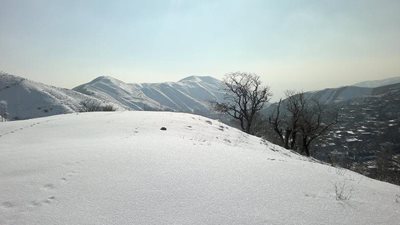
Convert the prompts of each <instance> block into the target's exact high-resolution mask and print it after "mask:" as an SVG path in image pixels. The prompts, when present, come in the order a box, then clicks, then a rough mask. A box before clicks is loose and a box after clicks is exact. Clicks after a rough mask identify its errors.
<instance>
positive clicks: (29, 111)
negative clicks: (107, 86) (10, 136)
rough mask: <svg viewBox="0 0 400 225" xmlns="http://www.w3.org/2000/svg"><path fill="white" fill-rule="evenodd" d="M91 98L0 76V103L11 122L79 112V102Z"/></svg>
mask: <svg viewBox="0 0 400 225" xmlns="http://www.w3.org/2000/svg"><path fill="white" fill-rule="evenodd" d="M87 99H92V100H94V101H100V100H97V99H94V98H93V97H90V96H86V95H83V94H81V93H79V92H76V91H72V90H68V89H63V88H57V87H53V86H49V85H45V84H42V83H38V82H34V81H30V80H28V79H25V78H22V77H18V76H13V75H9V74H4V73H0V102H3V103H5V105H6V108H7V113H8V114H9V115H8V118H9V119H10V120H17V119H30V118H35V117H43V116H50V115H56V114H63V113H71V112H76V111H79V109H80V108H81V106H80V102H82V101H84V100H87Z"/></svg>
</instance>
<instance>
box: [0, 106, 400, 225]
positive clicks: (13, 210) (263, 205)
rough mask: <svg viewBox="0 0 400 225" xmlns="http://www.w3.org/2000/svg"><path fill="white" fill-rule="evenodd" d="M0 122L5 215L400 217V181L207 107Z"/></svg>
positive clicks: (180, 219)
mask: <svg viewBox="0 0 400 225" xmlns="http://www.w3.org/2000/svg"><path fill="white" fill-rule="evenodd" d="M161 127H166V128H167V130H166V131H162V130H160V128H161ZM0 132H1V133H0V224H2V225H11V224H12V225H15V224H18V225H27V224H40V225H54V224H58V225H63V224H74V225H80V224H82V225H87V224H157V225H158V224H240V225H243V224H274V225H280V224H282V225H291V224H296V225H297V224H307V225H313V224H315V225H317V224H318V225H320V224H324V225H325V224H341V225H345V224H352V225H354V224H360V225H368V224H371V225H376V224H385V225H392V224H393V225H395V224H396V225H397V224H398V222H399V221H400V188H399V187H398V186H395V185H391V184H388V183H383V182H379V181H376V180H372V179H369V178H367V177H364V176H361V175H359V174H356V173H353V172H350V171H347V170H343V169H336V168H333V167H330V166H327V165H323V164H320V163H318V162H315V161H311V160H309V159H307V158H304V157H302V156H299V155H296V154H294V153H291V152H289V151H287V150H284V149H282V148H280V147H278V146H275V145H272V144H270V143H264V142H263V141H262V140H261V139H259V138H256V137H253V136H249V135H247V134H245V133H243V132H241V131H239V130H237V129H234V128H232V127H228V126H226V125H224V124H221V123H219V122H217V121H215V120H210V119H207V118H205V117H201V116H195V115H190V114H182V113H168V112H141V111H137V112H128V111H125V112H110V113H83V114H79V115H77V114H67V115H58V116H52V117H47V118H39V119H33V120H25V121H15V122H8V123H0ZM340 196H341V197H342V200H340V199H339V200H338V199H337V198H338V197H340ZM346 199H347V200H346Z"/></svg>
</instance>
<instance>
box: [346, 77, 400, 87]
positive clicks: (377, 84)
mask: <svg viewBox="0 0 400 225" xmlns="http://www.w3.org/2000/svg"><path fill="white" fill-rule="evenodd" d="M397 83H400V77H391V78H387V79H382V80H370V81H364V82H360V83H356V84H354V85H353V86H357V87H369V88H376V87H381V86H386V85H391V84H397Z"/></svg>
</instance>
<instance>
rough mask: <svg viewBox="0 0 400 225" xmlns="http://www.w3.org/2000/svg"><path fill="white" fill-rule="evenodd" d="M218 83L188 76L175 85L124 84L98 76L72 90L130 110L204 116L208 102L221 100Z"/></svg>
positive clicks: (166, 83)
mask: <svg viewBox="0 0 400 225" xmlns="http://www.w3.org/2000/svg"><path fill="white" fill-rule="evenodd" d="M221 85H222V82H221V81H220V80H218V79H215V78H213V77H209V76H191V77H187V78H185V79H182V80H180V81H178V82H165V83H143V84H127V83H124V82H123V81H120V80H117V79H115V78H112V77H109V76H101V77H98V78H96V79H94V80H93V81H91V82H89V83H87V84H83V85H80V86H78V87H76V88H74V90H75V91H79V92H81V93H84V94H88V95H91V96H94V97H97V98H100V99H103V100H106V101H111V102H114V103H116V104H119V105H122V106H124V107H125V108H127V109H133V110H170V111H178V112H195V113H199V114H208V113H209V112H210V108H209V102H210V101H221V100H222V98H223V94H224V93H223V91H222V90H221Z"/></svg>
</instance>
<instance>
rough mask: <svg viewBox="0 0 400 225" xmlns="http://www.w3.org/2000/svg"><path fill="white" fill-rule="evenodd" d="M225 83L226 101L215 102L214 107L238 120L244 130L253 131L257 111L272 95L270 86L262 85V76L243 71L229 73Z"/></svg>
mask: <svg viewBox="0 0 400 225" xmlns="http://www.w3.org/2000/svg"><path fill="white" fill-rule="evenodd" d="M224 84H225V93H226V95H225V99H224V102H222V103H221V102H220V103H215V104H214V109H215V110H216V111H219V112H222V113H226V114H227V115H229V116H231V117H232V118H234V119H236V120H238V121H239V122H240V127H241V128H242V130H243V131H245V132H246V133H252V125H253V122H254V119H255V116H256V113H257V112H259V111H260V110H261V109H262V108H263V106H264V104H265V103H266V102H268V101H269V100H270V97H271V96H272V93H271V91H270V88H269V87H268V86H262V82H261V80H260V76H258V75H256V74H252V73H242V72H235V73H230V74H227V75H226V76H225V79H224Z"/></svg>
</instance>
